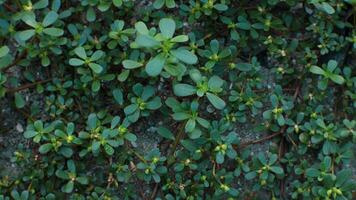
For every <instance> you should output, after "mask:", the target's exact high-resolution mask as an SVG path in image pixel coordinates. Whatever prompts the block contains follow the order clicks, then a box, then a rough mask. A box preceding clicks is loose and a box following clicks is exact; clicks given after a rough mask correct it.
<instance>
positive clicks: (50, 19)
mask: <svg viewBox="0 0 356 200" xmlns="http://www.w3.org/2000/svg"><path fill="white" fill-rule="evenodd" d="M57 19H58V14H57V13H56V12H54V11H49V12H48V13H47V15H46V17H45V18H44V19H43V22H42V25H43V26H44V27H47V26H49V25H51V24H53V23H54V22H55V21H56V20H57Z"/></svg>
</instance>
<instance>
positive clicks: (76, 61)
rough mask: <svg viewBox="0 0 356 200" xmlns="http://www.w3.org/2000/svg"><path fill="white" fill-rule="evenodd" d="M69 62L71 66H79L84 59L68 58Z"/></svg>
mask: <svg viewBox="0 0 356 200" xmlns="http://www.w3.org/2000/svg"><path fill="white" fill-rule="evenodd" d="M69 64H70V65H72V66H80V65H83V64H84V61H83V60H81V59H78V58H71V59H69Z"/></svg>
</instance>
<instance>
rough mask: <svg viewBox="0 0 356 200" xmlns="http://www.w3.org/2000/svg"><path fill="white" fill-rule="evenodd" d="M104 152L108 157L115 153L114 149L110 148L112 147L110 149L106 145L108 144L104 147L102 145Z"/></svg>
mask: <svg viewBox="0 0 356 200" xmlns="http://www.w3.org/2000/svg"><path fill="white" fill-rule="evenodd" d="M104 150H105V152H106V153H107V154H108V155H109V156H111V155H113V154H114V152H115V150H114V148H112V147H111V146H110V145H108V144H105V145H104Z"/></svg>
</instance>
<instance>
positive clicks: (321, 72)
mask: <svg viewBox="0 0 356 200" xmlns="http://www.w3.org/2000/svg"><path fill="white" fill-rule="evenodd" d="M310 72H311V73H313V74H319V75H324V74H325V71H324V70H323V69H321V68H320V67H318V66H315V65H313V66H311V67H310Z"/></svg>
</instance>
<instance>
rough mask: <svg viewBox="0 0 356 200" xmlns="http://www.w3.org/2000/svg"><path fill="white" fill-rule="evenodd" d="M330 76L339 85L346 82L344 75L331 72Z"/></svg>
mask: <svg viewBox="0 0 356 200" xmlns="http://www.w3.org/2000/svg"><path fill="white" fill-rule="evenodd" d="M329 78H330V79H331V80H332V81H334V82H335V83H337V84H339V85H342V84H343V83H344V82H345V79H344V78H343V77H342V76H340V75H337V74H331V75H330V76H329Z"/></svg>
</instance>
